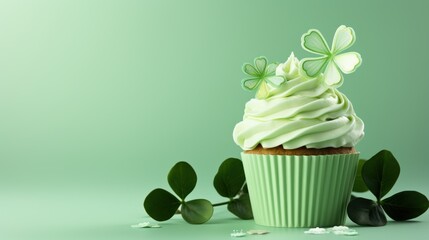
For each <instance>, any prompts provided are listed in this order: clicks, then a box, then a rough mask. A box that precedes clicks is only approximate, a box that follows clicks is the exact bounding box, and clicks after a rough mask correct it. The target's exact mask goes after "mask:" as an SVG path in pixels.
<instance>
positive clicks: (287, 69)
mask: <svg viewBox="0 0 429 240" xmlns="http://www.w3.org/2000/svg"><path fill="white" fill-rule="evenodd" d="M276 75H277V76H283V77H284V78H285V79H286V80H291V79H294V78H297V77H298V76H299V60H298V58H296V57H295V55H294V54H293V52H292V53H291V54H290V56H289V58H288V59H287V61H286V62H284V63H280V64H279V65H278V66H277V68H276Z"/></svg>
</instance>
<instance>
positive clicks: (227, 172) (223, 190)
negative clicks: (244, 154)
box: [213, 158, 246, 198]
mask: <svg viewBox="0 0 429 240" xmlns="http://www.w3.org/2000/svg"><path fill="white" fill-rule="evenodd" d="M244 181H246V177H245V176H244V169H243V163H242V162H241V160H240V159H237V158H228V159H226V160H225V161H223V163H222V164H221V165H220V167H219V170H218V172H217V174H216V176H215V178H214V181H213V185H214V187H215V189H216V191H217V192H218V193H219V194H220V195H221V196H223V197H227V198H233V197H235V196H236V195H237V194H238V192H239V191H240V190H241V188H242V187H243V184H244Z"/></svg>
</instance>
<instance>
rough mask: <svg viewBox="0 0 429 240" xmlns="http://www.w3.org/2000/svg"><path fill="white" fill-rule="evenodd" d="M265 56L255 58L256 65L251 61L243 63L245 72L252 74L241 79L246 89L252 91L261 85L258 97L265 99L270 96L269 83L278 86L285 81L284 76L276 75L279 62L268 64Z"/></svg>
mask: <svg viewBox="0 0 429 240" xmlns="http://www.w3.org/2000/svg"><path fill="white" fill-rule="evenodd" d="M267 62H268V61H267V59H266V58H265V57H257V58H255V60H254V63H255V66H252V64H250V63H246V64H244V65H243V72H245V73H246V74H247V75H249V76H251V78H246V79H243V80H242V81H241V85H242V87H243V88H244V89H246V90H249V91H252V90H255V89H256V88H258V87H259V89H258V92H257V93H256V98H258V99H265V98H268V96H269V89H268V85H270V86H272V87H278V86H280V85H281V84H282V83H284V82H285V79H284V78H283V77H282V76H275V73H276V67H277V64H275V63H271V64H268V65H267Z"/></svg>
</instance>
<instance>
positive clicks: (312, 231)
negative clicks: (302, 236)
mask: <svg viewBox="0 0 429 240" xmlns="http://www.w3.org/2000/svg"><path fill="white" fill-rule="evenodd" d="M304 233H306V234H326V233H329V232H328V231H326V229H324V228H320V227H316V228H310V230H308V231H305V232H304Z"/></svg>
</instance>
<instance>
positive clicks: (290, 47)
mask: <svg viewBox="0 0 429 240" xmlns="http://www.w3.org/2000/svg"><path fill="white" fill-rule="evenodd" d="M428 7H429V4H428V3H426V2H425V1H419V0H414V1H406V2H401V1H384V2H382V1H344V0H342V1H131V0H128V1H101V0H100V1H99V0H90V1H48V0H42V1H22V0H18V1H1V2H0V114H1V115H0V209H1V212H2V213H1V217H0V220H1V223H0V229H1V231H2V234H3V235H7V234H9V235H7V236H13V239H21V238H22V239H26V237H28V236H33V238H34V237H36V236H38V235H40V236H45V235H46V234H53V233H55V232H56V231H59V230H58V229H59V228H61V229H62V230H61V231H65V232H61V234H63V236H67V234H68V233H69V234H71V233H75V232H76V231H78V229H87V228H86V227H85V226H98V227H99V230H100V232H102V231H104V230H103V229H104V226H110V227H113V228H114V229H118V231H124V232H126V231H128V230H129V229H128V228H129V225H130V224H132V223H135V222H138V221H139V218H141V217H142V216H145V212H144V209H143V207H142V202H143V199H144V197H145V196H146V194H147V193H148V192H149V191H150V190H151V189H154V188H156V187H168V185H167V181H166V175H167V172H168V170H169V169H170V167H171V166H172V165H173V164H174V163H175V162H177V161H188V162H189V163H191V164H192V165H193V166H194V168H195V170H196V171H197V174H198V177H199V180H198V185H197V188H196V189H195V191H194V193H192V194H191V196H190V197H191V198H192V197H195V198H196V197H206V198H209V199H210V200H213V201H222V199H221V198H220V197H218V195H217V194H216V192H215V190H214V188H212V187H211V186H212V185H211V184H212V179H213V177H214V174H215V173H216V170H217V167H218V166H219V164H220V163H221V162H222V161H223V160H224V159H225V158H227V157H239V153H240V149H239V148H238V147H237V146H236V145H235V144H234V142H233V140H232V130H233V128H234V125H235V124H236V123H237V122H238V121H240V120H241V118H242V114H243V110H244V104H245V103H246V102H247V101H248V100H249V99H250V98H251V97H253V94H252V93H249V92H245V91H243V90H242V89H241V87H240V80H241V79H242V78H243V77H245V76H244V74H243V73H242V72H241V66H242V64H243V63H244V62H250V61H252V60H253V58H254V57H257V56H261V55H264V56H266V57H267V58H268V59H269V60H271V61H276V62H281V61H285V60H286V59H287V57H288V56H289V54H290V52H291V51H293V52H294V53H295V55H296V56H297V57H298V58H303V57H307V56H310V55H311V54H309V53H307V52H305V51H304V50H302V48H301V46H300V37H301V35H302V34H303V33H305V32H306V31H307V30H308V29H310V28H317V29H319V30H320V31H321V32H322V33H323V34H324V35H325V37H326V38H327V39H328V41H329V42H330V41H331V39H332V36H333V34H334V32H335V29H336V28H337V27H338V26H339V25H341V24H345V25H347V26H352V27H353V28H354V29H355V31H356V35H357V41H356V43H355V45H354V46H353V50H355V51H358V52H360V53H361V55H362V58H363V64H362V66H361V67H360V68H359V69H358V70H357V71H356V72H355V73H353V74H351V75H346V77H345V82H344V85H343V86H342V87H341V88H340V91H342V92H343V93H345V94H346V95H347V96H348V98H349V99H350V100H351V101H352V103H353V104H354V107H355V110H356V112H357V114H358V115H359V116H360V117H361V118H362V119H363V120H364V122H365V124H366V126H365V132H366V136H365V138H364V139H363V140H362V141H361V143H359V145H358V146H357V147H358V149H359V150H360V152H361V155H362V157H364V158H368V157H370V156H372V155H373V154H375V153H376V152H378V151H379V150H381V149H383V148H387V149H390V150H392V151H393V153H394V154H395V156H396V157H397V159H398V160H399V162H400V164H401V166H402V173H401V176H400V178H399V182H398V185H397V186H396V187H395V188H394V189H393V190H392V192H394V191H399V190H404V189H405V188H407V189H415V190H418V191H421V192H423V193H425V194H426V195H429V187H428V186H427V182H428V181H429V177H428V174H427V171H428V164H427V161H428V160H427V151H426V150H427V141H428V140H427V136H429V128H428V126H427V123H428V122H429V116H428V114H427V113H428V107H427V103H428V102H429V95H428V94H427V91H428V89H429V81H428V79H427V68H428V67H427V56H429V46H428V45H427V43H428V42H429V34H428V31H427V25H426V23H427V22H429V17H428V14H427V13H426V12H427V9H428ZM215 214H216V213H215ZM214 218H216V216H215V217H214ZM426 219H427V218H426ZM24 226H26V227H27V230H26V231H21V228H23V227H24ZM65 226H67V227H65ZM426 226H427V224H426ZM64 229H65V230H64ZM67 231H69V232H67ZM58 234H60V232H58ZM82 236H83V235H82ZM95 237H96V235H93V237H92V239H94V238H95ZM104 237H105V236H104ZM136 237H137V236H136Z"/></svg>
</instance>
